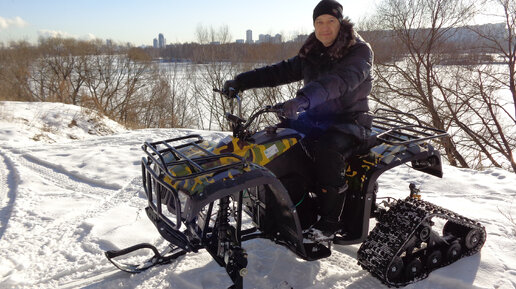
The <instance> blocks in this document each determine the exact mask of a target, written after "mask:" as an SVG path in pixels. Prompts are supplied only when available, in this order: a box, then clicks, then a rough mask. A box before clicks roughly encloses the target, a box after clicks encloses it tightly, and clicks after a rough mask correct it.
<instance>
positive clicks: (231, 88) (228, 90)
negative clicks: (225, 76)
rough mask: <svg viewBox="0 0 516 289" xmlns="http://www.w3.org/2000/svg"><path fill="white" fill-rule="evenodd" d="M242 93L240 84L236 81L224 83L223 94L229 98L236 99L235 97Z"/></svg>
mask: <svg viewBox="0 0 516 289" xmlns="http://www.w3.org/2000/svg"><path fill="white" fill-rule="evenodd" d="M240 91H241V89H240V86H239V85H238V82H237V81H236V80H234V79H231V80H227V81H226V82H224V88H223V90H222V92H223V93H224V94H225V95H227V96H228V97H229V98H233V97H235V95H236V94H238V93H239V92H240Z"/></svg>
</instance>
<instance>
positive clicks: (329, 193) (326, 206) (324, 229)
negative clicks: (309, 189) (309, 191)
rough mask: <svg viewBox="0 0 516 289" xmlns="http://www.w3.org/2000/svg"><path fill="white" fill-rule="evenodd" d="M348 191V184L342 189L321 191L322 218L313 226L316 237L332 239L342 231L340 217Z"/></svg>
mask: <svg viewBox="0 0 516 289" xmlns="http://www.w3.org/2000/svg"><path fill="white" fill-rule="evenodd" d="M347 189H348V185H347V184H345V185H344V186H342V187H340V188H334V187H329V188H328V189H322V188H321V189H320V192H319V196H318V197H319V198H320V199H321V203H320V204H321V205H320V210H319V215H320V216H321V218H320V219H319V220H318V221H317V222H316V223H315V224H314V225H313V226H312V233H313V235H314V236H320V237H321V238H332V237H333V236H334V235H335V233H337V232H338V231H339V230H340V229H341V228H340V215H341V214H342V209H343V208H344V204H345V201H346V191H347ZM316 238H317V237H316Z"/></svg>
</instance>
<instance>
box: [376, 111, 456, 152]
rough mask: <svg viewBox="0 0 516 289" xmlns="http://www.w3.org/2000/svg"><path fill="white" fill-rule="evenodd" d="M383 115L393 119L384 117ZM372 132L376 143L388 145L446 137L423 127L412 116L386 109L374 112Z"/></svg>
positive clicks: (407, 143)
mask: <svg viewBox="0 0 516 289" xmlns="http://www.w3.org/2000/svg"><path fill="white" fill-rule="evenodd" d="M385 114H391V115H394V117H392V116H391V117H389V116H384V115H385ZM402 117H405V118H409V119H411V120H412V122H409V121H408V120H403V119H402ZM372 130H373V133H376V139H377V140H378V141H381V142H384V143H387V144H390V145H409V144H413V143H420V142H424V141H427V140H430V139H436V138H442V137H446V136H448V133H447V132H446V131H444V130H440V129H436V128H432V127H429V126H425V125H423V124H422V122H421V120H420V119H419V118H418V117H416V116H415V115H414V114H411V113H406V112H401V111H394V110H387V109H377V110H375V112H374V119H373V128H372Z"/></svg>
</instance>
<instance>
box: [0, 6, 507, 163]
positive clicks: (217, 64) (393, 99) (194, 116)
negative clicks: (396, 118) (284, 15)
mask: <svg viewBox="0 0 516 289" xmlns="http://www.w3.org/2000/svg"><path fill="white" fill-rule="evenodd" d="M475 3H476V2H469V1H463V0H433V1H424V0H384V1H383V2H381V5H380V6H379V7H378V10H377V11H376V12H375V14H374V15H373V16H371V17H370V18H369V19H368V20H367V21H364V22H363V23H359V25H358V26H357V27H358V28H359V31H360V32H359V33H360V34H361V35H362V37H363V38H364V39H365V40H366V41H368V42H369V43H371V45H372V47H373V50H374V52H375V66H374V68H373V69H374V76H375V85H374V88H373V92H372V94H371V106H372V108H373V109H374V108H377V107H383V108H390V109H394V110H402V111H410V112H411V113H413V114H415V115H417V116H418V117H419V118H420V119H421V120H423V121H424V123H425V124H426V125H429V126H432V127H435V128H438V129H443V130H446V131H448V132H449V133H450V137H449V138H446V139H443V140H442V141H441V142H440V143H439V144H438V145H439V146H440V148H441V149H442V151H443V152H444V153H445V157H446V158H447V160H448V161H449V163H450V164H452V165H455V166H460V167H471V168H476V169H482V168H485V167H491V166H495V167H504V168H507V169H511V170H513V171H515V172H516V162H515V160H514V152H515V151H516V150H515V148H516V125H515V124H516V120H515V114H516V106H515V102H516V87H515V78H516V73H515V63H516V37H515V35H514V31H516V27H515V26H516V21H515V17H516V10H515V9H516V5H515V4H514V0H511V1H505V0H504V1H498V0H492V1H490V2H489V3H488V4H490V5H499V6H500V7H502V8H504V9H502V11H505V15H502V16H505V18H503V19H507V22H506V24H505V31H503V33H501V34H500V31H489V30H485V29H480V28H479V27H470V28H468V29H469V32H470V34H469V35H470V36H468V37H467V38H464V37H459V36H460V31H461V30H460V29H458V28H459V27H464V26H465V23H467V21H469V19H471V17H473V16H475V15H476V11H477V10H475V9H480V8H481V7H479V6H476V5H477V4H475ZM504 5H505V6H504ZM471 35H474V36H475V37H471ZM198 36H199V37H198V38H199V40H200V41H199V43H189V44H188V43H186V44H177V45H170V46H168V47H167V48H166V49H152V48H145V49H142V48H134V47H126V46H107V45H105V44H103V43H102V42H100V41H79V40H74V39H58V38H47V39H40V40H39V42H38V44H37V45H30V44H28V43H26V42H23V41H22V42H15V43H10V44H9V45H7V46H5V45H3V46H1V47H0V100H22V101H59V102H65V103H72V104H76V105H80V106H84V107H88V108H92V109H95V110H97V111H99V112H101V113H103V114H105V115H107V116H109V117H110V118H112V119H114V120H116V121H118V122H120V123H122V124H124V125H126V126H128V127H136V128H140V127H189V128H199V129H217V130H218V129H222V130H227V129H229V128H228V127H227V124H226V122H225V119H224V116H225V113H226V112H233V113H234V112H235V105H234V104H233V103H231V102H229V101H227V100H226V99H225V98H224V97H222V96H221V95H218V94H216V93H214V92H213V91H212V89H213V88H220V87H222V85H223V83H224V81H225V80H228V79H231V78H233V77H234V76H235V75H236V74H237V73H240V72H242V71H246V70H249V69H252V68H253V67H257V66H261V65H264V64H269V63H274V62H277V61H280V60H282V59H286V58H289V57H291V56H293V55H295V54H296V53H297V51H298V50H299V48H300V47H301V45H302V43H300V42H297V43H296V42H288V43H281V44H274V43H262V44H236V43H229V41H228V39H229V37H228V35H227V30H226V31H222V33H207V32H206V31H203V30H202V29H200V30H199V31H198ZM213 40H216V41H217V42H219V43H221V44H209V43H212V42H213ZM155 59H162V60H165V61H167V60H168V61H173V60H176V61H177V60H187V61H186V62H165V63H160V62H158V61H154V60H155ZM301 86H302V83H299V82H298V83H292V84H290V85H286V86H283V87H276V88H264V89H259V90H249V91H246V92H245V93H244V98H245V101H244V107H243V110H244V115H249V114H250V113H252V112H253V111H256V110H257V109H259V108H261V107H263V106H264V105H266V104H275V103H278V102H281V101H284V100H286V99H288V98H290V97H292V96H293V95H295V93H296V91H297V90H298V89H299V88H301ZM272 121H273V120H272V119H271V120H268V119H265V120H263V122H265V123H267V122H272Z"/></svg>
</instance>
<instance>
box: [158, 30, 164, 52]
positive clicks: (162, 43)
mask: <svg viewBox="0 0 516 289" xmlns="http://www.w3.org/2000/svg"><path fill="white" fill-rule="evenodd" d="M158 46H159V48H165V36H163V33H160V34H159V35H158Z"/></svg>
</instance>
